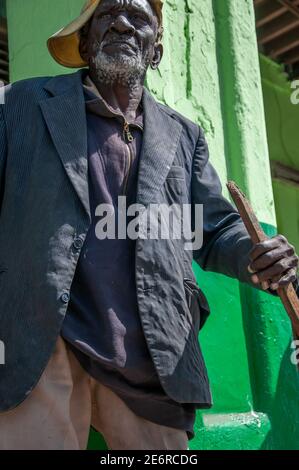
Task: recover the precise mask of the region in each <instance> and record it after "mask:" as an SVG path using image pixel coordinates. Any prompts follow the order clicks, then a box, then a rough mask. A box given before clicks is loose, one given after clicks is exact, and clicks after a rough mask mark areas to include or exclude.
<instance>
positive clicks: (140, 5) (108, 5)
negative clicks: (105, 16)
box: [97, 0, 154, 14]
mask: <svg viewBox="0 0 299 470" xmlns="http://www.w3.org/2000/svg"><path fill="white" fill-rule="evenodd" d="M128 7H129V8H134V9H138V10H143V11H145V12H147V13H151V14H153V13H154V11H153V9H152V7H151V5H150V3H149V1H148V0H102V1H101V3H100V4H99V6H98V8H97V10H103V9H105V10H107V9H114V8H128Z"/></svg>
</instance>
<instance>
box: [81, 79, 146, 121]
mask: <svg viewBox="0 0 299 470" xmlns="http://www.w3.org/2000/svg"><path fill="white" fill-rule="evenodd" d="M89 75H90V78H91V80H92V81H93V83H94V84H95V86H96V87H97V89H98V91H99V93H100V94H101V96H102V97H103V98H104V100H105V101H106V103H108V104H109V105H110V106H111V107H112V108H113V109H114V110H115V111H118V112H121V113H122V114H123V115H124V118H125V119H126V121H128V122H130V121H134V120H135V119H136V115H137V109H138V107H139V104H140V102H141V98H142V94H143V83H141V82H139V83H136V84H135V85H134V86H131V87H128V86H124V85H122V84H119V83H113V84H109V85H108V84H106V83H102V82H100V81H99V80H98V79H97V76H96V74H95V73H93V71H92V70H90V71H89Z"/></svg>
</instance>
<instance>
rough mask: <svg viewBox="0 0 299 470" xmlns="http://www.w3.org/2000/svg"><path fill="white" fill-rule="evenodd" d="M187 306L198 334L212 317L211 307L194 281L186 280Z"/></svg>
mask: <svg viewBox="0 0 299 470" xmlns="http://www.w3.org/2000/svg"><path fill="white" fill-rule="evenodd" d="M184 288H185V294H186V300H187V305H188V308H189V310H190V313H191V315H192V319H193V326H194V328H195V330H196V332H197V333H198V331H200V330H201V329H202V327H203V326H204V324H205V322H206V320H207V318H208V316H209V315H210V312H211V311H210V306H209V303H208V300H207V298H206V296H205V294H204V293H203V291H202V290H201V289H200V288H199V287H198V285H197V284H196V282H194V280H193V279H186V278H185V279H184Z"/></svg>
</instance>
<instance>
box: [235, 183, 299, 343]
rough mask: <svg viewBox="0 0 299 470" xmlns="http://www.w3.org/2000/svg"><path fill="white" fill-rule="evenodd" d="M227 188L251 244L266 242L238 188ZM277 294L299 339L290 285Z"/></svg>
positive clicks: (297, 308)
mask: <svg viewBox="0 0 299 470" xmlns="http://www.w3.org/2000/svg"><path fill="white" fill-rule="evenodd" d="M227 187H228V190H229V192H230V194H231V197H232V198H233V201H234V203H235V204H236V206H237V209H238V211H239V213H240V216H241V218H242V220H243V222H244V224H245V227H246V228H247V230H248V233H249V235H250V237H251V240H252V241H253V243H254V244H256V243H259V242H262V241H264V240H267V239H268V238H269V237H268V236H267V235H266V234H265V232H264V230H263V229H262V227H261V226H260V223H259V221H258V219H257V217H256V215H255V214H254V212H253V210H252V207H251V206H250V203H249V202H248V200H247V199H246V197H245V195H244V194H243V193H242V191H241V190H240V188H238V186H237V185H236V183H235V182H234V181H229V182H228V183H227ZM277 294H278V295H279V297H280V298H281V301H282V303H283V305H284V307H285V309H286V312H287V314H288V315H289V317H290V319H291V322H292V327H293V332H294V336H295V337H296V338H297V339H299V299H298V296H297V293H296V291H295V289H294V287H293V285H292V284H291V283H290V284H289V285H288V286H287V287H282V288H279V289H277Z"/></svg>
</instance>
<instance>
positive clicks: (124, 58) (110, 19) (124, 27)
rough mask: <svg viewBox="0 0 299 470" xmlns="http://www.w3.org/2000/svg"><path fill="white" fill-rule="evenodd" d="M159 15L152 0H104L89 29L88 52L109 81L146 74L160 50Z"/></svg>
mask: <svg viewBox="0 0 299 470" xmlns="http://www.w3.org/2000/svg"><path fill="white" fill-rule="evenodd" d="M157 33H158V19H157V16H156V14H155V12H154V10H153V8H152V7H151V5H150V3H149V1H148V0H102V2H101V3H100V5H99V6H98V8H97V9H96V11H95V13H94V15H93V17H92V19H91V22H90V25H89V29H88V34H87V38H86V44H85V51H86V52H85V56H86V57H88V59H89V63H91V64H93V65H94V67H95V69H96V70H97V71H99V72H100V74H101V78H102V79H103V73H104V75H105V77H104V78H105V81H107V80H109V77H110V78H111V80H115V78H116V75H117V76H118V77H120V76H121V77H122V78H123V79H124V81H126V80H130V77H131V79H133V78H134V76H135V77H136V76H138V74H140V75H145V72H146V69H147V68H148V66H149V64H150V63H151V62H152V60H153V58H154V57H155V55H156V54H157V52H158V53H159V51H158V50H157V48H159V46H157V44H156V40H157Z"/></svg>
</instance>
